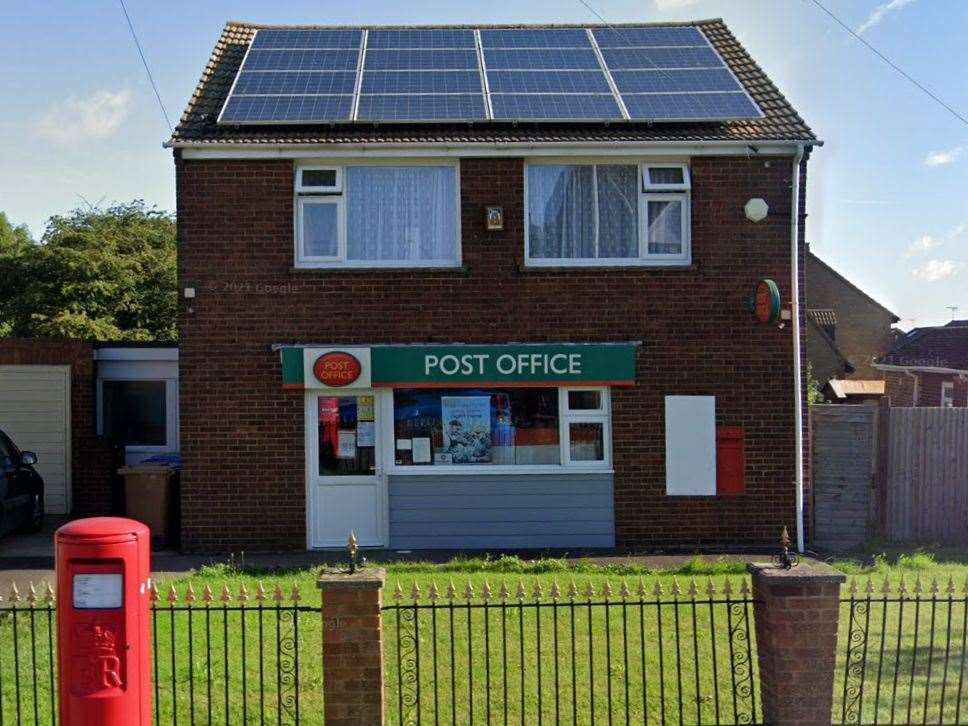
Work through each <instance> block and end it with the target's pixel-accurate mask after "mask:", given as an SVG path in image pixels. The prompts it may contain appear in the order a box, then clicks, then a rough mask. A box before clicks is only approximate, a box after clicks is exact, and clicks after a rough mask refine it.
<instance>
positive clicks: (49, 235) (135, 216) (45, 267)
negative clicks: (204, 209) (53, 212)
mask: <svg viewBox="0 0 968 726" xmlns="http://www.w3.org/2000/svg"><path fill="white" fill-rule="evenodd" d="M0 235H2V232H0ZM28 240H29V238H28ZM8 246H9V247H10V249H11V250H13V251H11V252H4V250H5V249H6V248H7V247H8ZM0 255H3V256H4V259H3V264H4V265H5V266H6V265H8V264H9V268H10V269H11V271H12V272H13V273H14V274H13V275H11V277H13V278H14V279H15V280H16V282H15V283H13V284H12V285H10V284H8V285H7V288H0V310H2V311H3V312H4V313H5V315H4V319H5V320H7V321H8V322H7V328H8V329H7V330H6V331H5V332H6V334H8V335H9V334H12V335H18V336H24V337H32V336H55V337H57V336H66V337H72V338H89V339H94V340H140V341H151V340H158V341H171V340H175V338H176V327H175V320H176V315H177V305H178V295H177V273H176V244H175V221H174V219H173V218H172V216H171V215H169V214H167V213H166V212H163V211H160V210H158V209H156V208H154V207H149V206H148V205H146V204H145V203H144V202H143V201H140V200H136V201H133V202H130V203H128V204H120V205H116V206H113V207H109V208H107V209H102V208H99V207H87V208H79V209H75V210H74V211H72V212H71V213H69V214H67V215H65V216H54V217H51V218H50V220H49V221H48V223H47V229H46V231H45V232H44V235H43V237H42V238H41V240H40V243H39V244H28V245H27V246H26V247H23V246H18V245H17V244H15V243H11V244H10V245H5V244H4V243H3V242H0Z"/></svg>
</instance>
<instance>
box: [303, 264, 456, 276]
mask: <svg viewBox="0 0 968 726" xmlns="http://www.w3.org/2000/svg"><path fill="white" fill-rule="evenodd" d="M290 270H291V271H292V272H295V273H306V272H339V273H347V272H348V273H365V274H373V273H374V272H395V273H400V272H406V273H411V274H412V273H414V272H454V273H457V274H461V275H466V274H467V273H468V272H469V270H468V268H467V266H466V265H409V266H408V265H376V266H373V267H365V266H363V265H342V266H340V265H316V266H313V265H293V266H292V267H291V268H290Z"/></svg>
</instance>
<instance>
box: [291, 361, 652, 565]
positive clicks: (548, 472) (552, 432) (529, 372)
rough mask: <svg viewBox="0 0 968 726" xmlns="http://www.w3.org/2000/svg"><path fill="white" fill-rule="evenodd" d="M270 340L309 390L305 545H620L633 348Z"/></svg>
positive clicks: (294, 378) (297, 382) (299, 385)
mask: <svg viewBox="0 0 968 726" xmlns="http://www.w3.org/2000/svg"><path fill="white" fill-rule="evenodd" d="M278 347H279V349H280V351H281V356H282V373H283V381H282V384H283V386H284V387H286V388H290V389H292V388H295V389H301V390H304V392H305V396H304V401H305V452H306V502H307V506H306V519H307V521H306V526H307V546H309V547H311V548H328V547H342V546H343V545H344V544H345V542H346V540H347V537H348V535H349V532H350V530H352V531H354V532H355V533H356V536H357V538H358V540H359V542H360V544H361V545H363V546H369V547H389V548H393V549H432V548H444V549H451V548H453V549H499V548H560V547H612V546H614V544H615V516H614V496H613V461H612V398H613V388H615V387H621V386H630V385H633V384H634V382H635V354H636V349H637V344H635V343H631V342H630V343H605V344H589V343H581V344H511V345H382V346H369V347H358V346H353V347H305V346H278Z"/></svg>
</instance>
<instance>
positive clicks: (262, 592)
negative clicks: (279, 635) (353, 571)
mask: <svg viewBox="0 0 968 726" xmlns="http://www.w3.org/2000/svg"><path fill="white" fill-rule="evenodd" d="M397 587H400V584H399V583H397ZM255 599H256V600H257V601H258V602H259V603H260V604H261V603H263V602H265V599H266V588H265V585H263V584H262V580H259V587H257V588H256V590H255Z"/></svg>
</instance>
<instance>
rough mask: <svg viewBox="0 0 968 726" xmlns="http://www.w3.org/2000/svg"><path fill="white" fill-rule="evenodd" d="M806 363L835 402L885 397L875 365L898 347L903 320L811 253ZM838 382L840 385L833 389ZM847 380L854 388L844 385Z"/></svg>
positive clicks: (808, 266)
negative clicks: (896, 342) (880, 395)
mask: <svg viewBox="0 0 968 726" xmlns="http://www.w3.org/2000/svg"><path fill="white" fill-rule="evenodd" d="M806 279H807V285H806V287H807V358H808V360H809V361H810V364H811V367H812V370H813V375H814V376H815V377H816V379H817V380H818V382H819V383H820V384H821V386H822V387H824V390H825V392H826V393H828V394H830V398H831V399H832V400H834V401H844V400H851V401H852V400H854V399H858V398H860V399H863V400H869V398H870V396H871V395H876V394H872V393H871V391H876V390H879V391H881V392H883V384H878V385H874V383H873V382H875V381H883V380H884V372H883V371H880V370H878V369H877V368H875V367H874V362H875V361H876V360H877V359H878V358H879V357H880V356H882V355H884V354H885V353H887V351H888V350H890V349H891V346H893V345H894V340H895V337H896V335H897V332H896V331H895V329H894V328H893V326H894V325H895V324H897V323H898V322H899V320H900V318H898V316H897V315H895V314H894V313H892V312H891V311H890V310H888V309H887V308H886V307H884V306H883V305H882V304H881V303H879V302H877V300H875V299H874V298H872V297H871V296H870V295H868V294H867V293H865V292H864V291H863V290H861V289H860V288H859V287H857V286H856V285H855V284H854V283H852V282H851V281H850V280H848V279H847V278H846V277H844V276H843V275H841V274H840V273H839V272H837V271H836V270H835V269H834V268H833V267H831V266H830V265H828V264H827V263H826V262H824V261H823V260H822V259H820V258H819V257H818V256H817V255H815V254H814V253H813V252H812V251H810V250H809V248H808V250H807V259H806ZM833 380H836V381H840V382H839V383H836V384H834V385H828V382H832V381H833ZM844 381H853V382H855V383H852V384H845V383H844Z"/></svg>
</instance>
